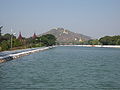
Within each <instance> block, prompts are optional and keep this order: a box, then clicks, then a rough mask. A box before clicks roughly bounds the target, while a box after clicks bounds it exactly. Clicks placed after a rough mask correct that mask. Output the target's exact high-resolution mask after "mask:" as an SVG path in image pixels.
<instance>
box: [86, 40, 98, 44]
mask: <svg viewBox="0 0 120 90" xmlns="http://www.w3.org/2000/svg"><path fill="white" fill-rule="evenodd" d="M88 44H89V45H99V44H100V42H99V40H98V39H95V40H89V41H88Z"/></svg>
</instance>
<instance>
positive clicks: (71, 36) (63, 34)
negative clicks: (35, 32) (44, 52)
mask: <svg viewBox="0 0 120 90" xmlns="http://www.w3.org/2000/svg"><path fill="white" fill-rule="evenodd" d="M45 34H52V35H54V36H55V37H56V38H57V42H58V43H63V42H64V43H65V42H66V43H72V42H82V41H88V40H90V39H91V37H89V36H86V35H83V34H79V33H75V32H72V31H70V30H67V29H64V28H57V29H51V30H49V31H48V32H45V33H43V34H41V35H45ZM41 35H40V36H41Z"/></svg>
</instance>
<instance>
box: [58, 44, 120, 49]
mask: <svg viewBox="0 0 120 90" xmlns="http://www.w3.org/2000/svg"><path fill="white" fill-rule="evenodd" d="M60 46H80V47H103V48H120V45H60Z"/></svg>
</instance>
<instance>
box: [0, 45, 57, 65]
mask: <svg viewBox="0 0 120 90" xmlns="http://www.w3.org/2000/svg"><path fill="white" fill-rule="evenodd" d="M54 47H56V46H49V47H42V48H36V49H34V50H30V51H23V52H19V53H15V54H9V55H6V56H3V57H0V63H3V62H7V61H11V60H14V59H17V58H20V57H22V56H27V55H30V54H33V53H36V52H40V51H45V50H48V49H51V48H54Z"/></svg>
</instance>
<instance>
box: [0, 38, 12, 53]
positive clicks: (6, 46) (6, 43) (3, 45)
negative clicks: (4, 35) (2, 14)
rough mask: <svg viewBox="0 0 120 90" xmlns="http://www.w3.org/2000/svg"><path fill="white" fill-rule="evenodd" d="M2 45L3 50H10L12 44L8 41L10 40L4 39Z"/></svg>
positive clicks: (0, 45)
mask: <svg viewBox="0 0 120 90" xmlns="http://www.w3.org/2000/svg"><path fill="white" fill-rule="evenodd" d="M0 47H1V50H2V51H4V50H8V49H9V48H10V44H9V43H8V41H5V40H4V41H2V42H1V44H0Z"/></svg>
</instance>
